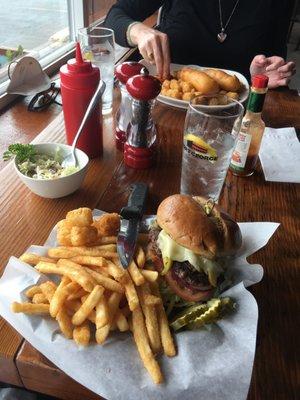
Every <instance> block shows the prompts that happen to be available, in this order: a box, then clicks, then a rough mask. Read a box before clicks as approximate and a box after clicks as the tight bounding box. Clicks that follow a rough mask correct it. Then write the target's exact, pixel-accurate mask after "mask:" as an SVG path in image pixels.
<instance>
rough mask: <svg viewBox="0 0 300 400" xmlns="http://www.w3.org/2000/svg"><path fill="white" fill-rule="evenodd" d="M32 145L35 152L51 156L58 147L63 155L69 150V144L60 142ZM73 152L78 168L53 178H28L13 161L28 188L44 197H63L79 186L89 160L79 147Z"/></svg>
mask: <svg viewBox="0 0 300 400" xmlns="http://www.w3.org/2000/svg"><path fill="white" fill-rule="evenodd" d="M34 147H35V148H36V150H37V153H40V154H48V155H51V156H54V155H55V153H56V151H57V148H58V147H59V148H60V149H61V151H62V155H63V156H65V155H67V154H69V153H70V152H71V146H68V145H66V144H61V143H39V144H34ZM75 152H76V157H77V161H78V166H79V170H78V171H76V172H74V173H73V174H71V175H67V176H62V177H59V178H55V179H35V178H30V177H29V176H26V175H24V174H22V173H21V172H20V171H19V169H18V166H17V163H16V160H15V161H14V166H15V170H16V172H17V174H18V175H19V178H20V179H21V181H22V182H23V183H24V184H25V185H26V186H27V187H28V189H30V190H31V191H32V192H33V193H35V194H37V195H38V196H41V197H46V198H48V199H57V198H59V197H64V196H67V195H68V194H71V193H73V192H75V190H77V189H79V188H80V186H81V184H82V182H83V180H84V177H85V174H86V171H87V166H88V162H89V158H88V156H87V155H86V154H85V153H84V152H83V151H82V150H79V149H76V150H75Z"/></svg>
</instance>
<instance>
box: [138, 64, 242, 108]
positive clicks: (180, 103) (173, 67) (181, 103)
mask: <svg viewBox="0 0 300 400" xmlns="http://www.w3.org/2000/svg"><path fill="white" fill-rule="evenodd" d="M140 63H141V64H143V65H145V67H147V68H148V70H149V72H150V74H151V75H156V74H157V71H156V66H155V65H152V64H150V63H149V62H148V61H146V60H141V61H140ZM184 67H190V68H195V69H200V70H203V69H207V68H209V67H200V66H199V65H182V64H173V63H171V64H170V72H171V74H172V72H173V71H178V70H180V69H182V68H184ZM210 68H212V67H210ZM218 69H220V70H221V71H224V72H227V74H229V75H236V76H237V78H238V79H239V81H240V82H241V83H242V84H243V86H244V89H243V90H242V91H241V93H240V97H239V101H240V102H241V103H244V102H245V101H246V100H247V98H248V95H249V84H248V81H247V79H246V78H245V77H244V75H242V74H240V73H239V72H236V71H231V70H229V69H222V68H218ZM157 100H158V101H160V102H161V103H164V104H167V105H169V106H173V107H177V108H183V109H185V110H186V109H187V108H188V105H189V102H188V101H186V100H178V99H173V98H172V97H168V96H163V95H162V94H160V95H158V97H157ZM207 107H214V108H219V107H220V108H224V107H226V106H221V105H220V106H207Z"/></svg>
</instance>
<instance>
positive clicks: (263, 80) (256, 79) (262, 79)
mask: <svg viewBox="0 0 300 400" xmlns="http://www.w3.org/2000/svg"><path fill="white" fill-rule="evenodd" d="M268 82H269V78H268V77H267V76H266V75H254V76H253V77H252V86H253V87H255V88H257V89H263V88H266V87H268Z"/></svg>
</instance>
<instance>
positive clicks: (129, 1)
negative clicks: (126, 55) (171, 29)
mask: <svg viewBox="0 0 300 400" xmlns="http://www.w3.org/2000/svg"><path fill="white" fill-rule="evenodd" d="M162 4H163V0H151V1H149V0H118V1H117V2H116V4H114V5H113V6H112V7H111V9H110V10H109V12H108V14H107V16H106V19H105V21H104V26H106V27H107V28H111V29H113V30H114V32H115V39H116V42H117V43H118V44H119V45H120V46H124V47H132V46H133V45H136V43H128V40H127V29H128V27H129V25H131V24H132V23H134V22H137V21H138V22H141V21H144V20H145V19H146V18H147V17H149V16H150V15H152V14H153V13H154V12H155V11H157V10H158V9H159V7H160V6H161V5H162Z"/></svg>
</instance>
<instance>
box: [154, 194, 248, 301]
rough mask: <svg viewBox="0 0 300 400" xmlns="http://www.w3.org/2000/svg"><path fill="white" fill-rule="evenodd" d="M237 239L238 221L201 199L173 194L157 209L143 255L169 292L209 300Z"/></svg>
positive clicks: (238, 232)
mask: <svg viewBox="0 0 300 400" xmlns="http://www.w3.org/2000/svg"><path fill="white" fill-rule="evenodd" d="M241 243H242V236H241V231H240V229H239V226H238V224H237V223H236V222H235V221H234V220H233V219H232V218H231V217H230V216H229V215H228V214H227V213H225V212H224V211H223V210H222V209H221V208H220V207H219V206H218V205H216V204H214V203H213V202H212V201H210V200H209V201H208V200H207V199H204V198H202V197H190V196H186V195H180V194H176V195H173V196H170V197H168V198H166V199H165V200H164V201H163V202H162V203H161V204H160V206H159V207H158V210H157V219H156V221H155V223H154V224H153V225H152V227H151V229H150V244H149V256H150V258H151V260H152V262H153V263H154V265H155V267H156V269H157V270H158V271H159V272H160V273H161V275H163V276H164V277H165V281H166V283H167V284H168V286H169V288H170V289H171V291H172V292H173V293H174V294H175V295H177V296H179V297H180V298H181V299H183V300H185V301H187V302H201V301H206V300H208V299H209V298H211V297H212V296H213V295H214V293H215V291H216V289H217V287H218V286H219V285H220V284H221V283H222V281H223V279H224V265H225V264H226V263H224V262H222V260H224V258H227V257H228V256H233V255H234V254H235V253H236V252H237V250H238V249H239V248H240V246H241Z"/></svg>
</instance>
